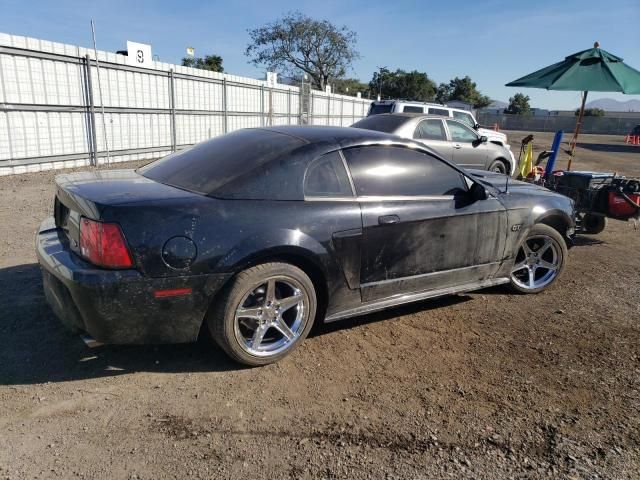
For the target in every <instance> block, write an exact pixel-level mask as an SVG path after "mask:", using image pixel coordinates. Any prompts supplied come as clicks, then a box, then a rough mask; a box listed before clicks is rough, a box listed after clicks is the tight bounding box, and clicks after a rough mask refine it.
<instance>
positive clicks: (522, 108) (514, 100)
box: [504, 92, 531, 115]
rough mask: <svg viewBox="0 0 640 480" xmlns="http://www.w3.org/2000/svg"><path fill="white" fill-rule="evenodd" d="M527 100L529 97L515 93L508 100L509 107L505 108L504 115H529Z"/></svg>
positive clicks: (529, 107)
mask: <svg viewBox="0 0 640 480" xmlns="http://www.w3.org/2000/svg"><path fill="white" fill-rule="evenodd" d="M529 100H530V98H529V95H525V94H524V93H519V92H518V93H516V94H515V95H514V96H513V97H511V98H510V99H509V106H507V108H506V109H505V111H504V113H511V114H513V115H529V114H530V113H531V106H530V105H529Z"/></svg>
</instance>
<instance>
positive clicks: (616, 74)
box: [506, 42, 640, 170]
mask: <svg viewBox="0 0 640 480" xmlns="http://www.w3.org/2000/svg"><path fill="white" fill-rule="evenodd" d="M506 86H507V87H531V88H546V89H547V90H570V91H581V92H583V93H582V105H581V106H580V113H579V114H578V121H577V123H576V130H575V133H574V134H573V139H572V140H571V156H570V158H569V165H568V167H567V169H568V170H570V169H571V160H572V159H573V155H574V152H575V148H576V142H577V141H578V135H580V128H581V127H582V119H583V117H584V105H585V103H586V101H587V93H588V92H622V93H626V94H640V72H639V71H638V70H635V69H634V68H631V67H630V66H628V65H626V64H625V63H623V61H622V58H620V57H617V56H615V55H612V54H611V53H609V52H607V51H605V50H602V49H601V48H600V44H599V43H598V42H596V43H595V44H594V45H593V48H590V49H589V50H583V51H582V52H578V53H574V54H573V55H569V56H568V57H566V58H565V59H564V60H563V61H562V62H558V63H554V64H553V65H550V66H548V67H545V68H543V69H541V70H538V71H537V72H533V73H531V74H529V75H527V76H525V77H522V78H519V79H517V80H514V81H513V82H509V83H507V85H506Z"/></svg>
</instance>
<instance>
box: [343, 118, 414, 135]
mask: <svg viewBox="0 0 640 480" xmlns="http://www.w3.org/2000/svg"><path fill="white" fill-rule="evenodd" d="M407 119H408V117H404V116H395V115H375V116H372V117H366V118H363V119H362V120H360V121H358V122H356V123H354V124H353V125H351V126H352V127H355V128H364V129H366V130H375V131H377V132H385V133H394V132H395V131H396V130H397V129H398V128H400V127H401V126H402V124H403V123H404V122H406V121H407Z"/></svg>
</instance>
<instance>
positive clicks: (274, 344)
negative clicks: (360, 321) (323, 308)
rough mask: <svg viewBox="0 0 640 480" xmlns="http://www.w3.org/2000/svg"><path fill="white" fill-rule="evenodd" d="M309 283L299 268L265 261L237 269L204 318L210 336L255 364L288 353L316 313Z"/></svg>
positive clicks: (237, 356) (241, 359) (242, 359)
mask: <svg viewBox="0 0 640 480" xmlns="http://www.w3.org/2000/svg"><path fill="white" fill-rule="evenodd" d="M316 307H317V299H316V293H315V289H314V287H313V283H312V282H311V280H310V279H309V277H308V276H307V275H306V274H305V273H304V272H303V271H302V270H300V269H299V268H298V267H295V266H293V265H290V264H287V263H276V262H274V263H264V264H261V265H257V266H255V267H252V268H249V269H247V270H244V271H243V272H240V273H239V274H237V275H236V277H235V278H234V279H233V280H232V282H231V284H230V285H229V286H227V287H226V288H225V290H224V291H223V293H222V295H221V298H219V299H218V300H217V301H216V304H215V305H214V306H213V309H212V310H211V312H210V313H209V315H208V317H207V326H208V328H209V332H210V333H211V336H212V338H213V340H214V341H215V342H216V343H217V344H218V345H220V347H222V349H223V350H224V351H225V352H226V353H227V354H228V355H229V356H230V357H231V358H233V359H234V360H236V361H238V362H240V363H244V364H245V365H251V366H257V365H266V364H268V363H274V362H277V361H278V360H280V359H281V358H282V357H284V356H286V355H288V354H289V353H291V351H292V350H293V349H295V348H296V347H297V346H298V345H299V344H300V343H301V342H302V341H303V340H304V339H305V338H306V336H307V335H308V333H309V330H310V329H311V327H312V324H313V320H314V317H315V314H316Z"/></svg>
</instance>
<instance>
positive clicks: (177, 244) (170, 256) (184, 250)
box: [162, 237, 198, 270]
mask: <svg viewBox="0 0 640 480" xmlns="http://www.w3.org/2000/svg"><path fill="white" fill-rule="evenodd" d="M197 254H198V251H197V249H196V245H195V243H193V240H191V239H190V238H187V237H172V238H170V239H169V240H167V241H166V243H165V244H164V247H162V260H164V263H166V264H167V265H168V266H169V267H171V268H175V269H176V270H183V269H185V268H188V267H189V266H190V265H191V264H192V263H193V261H194V260H195V259H196V255H197Z"/></svg>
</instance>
